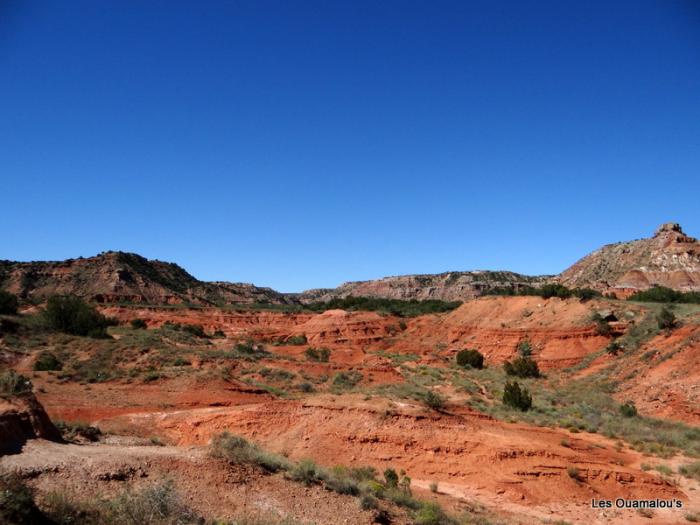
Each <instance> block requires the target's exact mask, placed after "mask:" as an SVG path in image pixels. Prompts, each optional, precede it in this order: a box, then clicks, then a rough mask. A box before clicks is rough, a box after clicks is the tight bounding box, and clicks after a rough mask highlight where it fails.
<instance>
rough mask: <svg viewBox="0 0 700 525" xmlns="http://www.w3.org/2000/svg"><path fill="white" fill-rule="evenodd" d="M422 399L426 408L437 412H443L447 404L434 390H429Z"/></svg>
mask: <svg viewBox="0 0 700 525" xmlns="http://www.w3.org/2000/svg"><path fill="white" fill-rule="evenodd" d="M421 399H422V401H423V404H425V406H426V407H428V408H430V409H431V410H437V411H439V410H442V409H443V408H444V407H445V403H446V401H445V398H444V397H442V396H441V395H440V394H438V393H437V392H434V391H433V390H427V391H426V392H425V394H424V395H423V396H421Z"/></svg>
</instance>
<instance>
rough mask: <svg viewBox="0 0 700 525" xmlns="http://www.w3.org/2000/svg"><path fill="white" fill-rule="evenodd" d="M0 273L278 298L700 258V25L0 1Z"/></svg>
mask: <svg viewBox="0 0 700 525" xmlns="http://www.w3.org/2000/svg"><path fill="white" fill-rule="evenodd" d="M0 188H1V189H2V191H1V192H0V196H1V198H2V209H3V213H2V232H3V233H2V237H3V238H2V242H0V259H15V260H38V259H54V260H55V259H63V258H68V257H77V256H81V255H82V256H89V255H93V254H95V253H98V252H100V251H103V250H110V249H112V250H124V251H133V252H137V253H140V254H142V255H144V256H146V257H149V258H158V259H162V260H168V261H175V262H177V263H179V264H180V265H182V266H183V267H185V268H186V269H187V270H188V271H190V273H192V274H194V275H195V276H196V277H198V278H200V279H205V280H214V279H221V280H231V281H247V282H254V283H256V284H259V285H267V286H272V287H274V288H277V289H280V290H282V291H296V290H301V289H305V288H311V287H321V286H335V285H337V284H339V283H340V282H342V281H345V280H356V279H368V278H376V277H381V276H385V275H396V274H404V273H424V272H425V273H432V272H442V271H447V270H468V269H510V270H514V271H520V272H524V273H531V274H538V273H557V272H559V271H561V270H562V269H564V268H565V267H567V266H568V265H570V264H571V263H573V262H574V261H575V260H577V259H578V258H579V257H581V256H583V255H585V254H586V253H587V252H589V251H590V250H592V249H594V248H597V247H598V246H600V245H601V244H604V243H609V242H615V241H618V240H627V239H633V238H639V237H644V236H648V235H649V234H650V233H651V232H652V231H653V229H654V228H655V227H656V226H657V224H659V223H661V222H665V221H677V222H680V223H681V224H682V225H683V226H684V227H685V230H686V231H687V232H688V233H690V234H695V235H697V236H700V212H699V209H700V206H699V205H700V3H699V2H697V1H694V0H687V1H685V0H655V1H650V0H616V1H612V2H611V1H609V0H606V1H590V0H589V1H579V2H566V1H561V0H552V1H525V0H517V1H515V0H514V1H494V0H483V1H469V2H464V1H457V2H428V1H422V2H411V1H405V0H403V1H396V2H392V1H382V2H376V1H367V2H356V1H353V2H350V1H348V2H331V1H327V0H319V1H317V2H303V1H299V2H297V1H294V2H290V1H286V0H285V1H280V2H268V1H260V0H255V1H226V2H215V1H207V2H194V1H190V2H177V1H172V0H168V1H148V2H143V1H138V2H137V1H125V0H120V1H111V2H110V1H100V2H95V1H92V0H85V1H77V0H75V1H65V0H35V1H32V0H1V1H0Z"/></svg>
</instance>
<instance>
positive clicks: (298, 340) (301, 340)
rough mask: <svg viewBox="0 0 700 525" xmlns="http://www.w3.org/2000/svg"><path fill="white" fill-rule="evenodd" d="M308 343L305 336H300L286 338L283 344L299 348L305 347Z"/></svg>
mask: <svg viewBox="0 0 700 525" xmlns="http://www.w3.org/2000/svg"><path fill="white" fill-rule="evenodd" d="M306 343H308V341H307V340H306V335H304V334H301V335H293V336H291V337H288V338H287V340H286V341H285V344H288V345H294V346H301V345H305V344H306Z"/></svg>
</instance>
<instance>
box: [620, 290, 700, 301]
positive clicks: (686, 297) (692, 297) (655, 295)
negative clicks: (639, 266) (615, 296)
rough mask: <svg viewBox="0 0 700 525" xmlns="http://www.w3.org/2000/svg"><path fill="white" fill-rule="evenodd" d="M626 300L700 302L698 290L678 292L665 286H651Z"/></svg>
mask: <svg viewBox="0 0 700 525" xmlns="http://www.w3.org/2000/svg"><path fill="white" fill-rule="evenodd" d="M627 300H628V301H643V302H653V303H693V304H698V303H700V293H698V292H686V293H683V292H678V291H676V290H672V289H671V288H666V287H665V286H653V287H652V288H649V289H648V290H643V291H640V292H637V293H635V294H633V295H631V296H630V297H629V298H628V299H627Z"/></svg>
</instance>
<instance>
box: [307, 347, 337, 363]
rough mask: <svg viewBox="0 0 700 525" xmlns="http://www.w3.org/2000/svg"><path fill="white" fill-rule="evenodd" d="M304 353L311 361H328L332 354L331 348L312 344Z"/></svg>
mask: <svg viewBox="0 0 700 525" xmlns="http://www.w3.org/2000/svg"><path fill="white" fill-rule="evenodd" d="M304 355H306V358H307V359H308V360H309V361H317V362H319V363H327V362H328V359H329V358H330V356H331V351H330V349H329V348H313V347H311V346H310V347H309V348H307V349H306V350H305V351H304Z"/></svg>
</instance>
